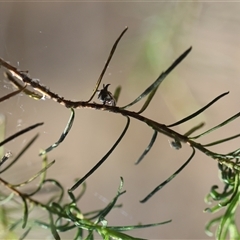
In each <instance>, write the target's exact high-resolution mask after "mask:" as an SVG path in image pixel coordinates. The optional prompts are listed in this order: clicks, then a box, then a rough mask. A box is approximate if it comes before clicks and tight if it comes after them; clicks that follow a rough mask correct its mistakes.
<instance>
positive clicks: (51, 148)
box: [39, 108, 75, 156]
mask: <svg viewBox="0 0 240 240" xmlns="http://www.w3.org/2000/svg"><path fill="white" fill-rule="evenodd" d="M74 117H75V112H74V109H73V108H71V115H70V118H69V120H68V123H67V126H66V127H65V129H64V131H63V133H62V135H61V136H60V138H59V139H58V141H57V142H55V143H54V144H53V145H51V146H50V147H48V148H47V149H46V150H44V151H42V152H41V153H40V154H39V156H42V155H44V154H46V153H48V152H50V151H52V150H53V149H54V148H56V147H57V146H58V145H59V144H60V143H61V142H62V141H63V140H64V139H65V138H66V136H67V135H68V133H69V131H70V130H71V128H72V125H73V121H74Z"/></svg>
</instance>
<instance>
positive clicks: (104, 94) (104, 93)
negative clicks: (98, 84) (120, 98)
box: [98, 84, 116, 106]
mask: <svg viewBox="0 0 240 240" xmlns="http://www.w3.org/2000/svg"><path fill="white" fill-rule="evenodd" d="M109 85H110V84H107V85H104V84H103V89H102V90H98V99H99V100H100V101H101V102H102V103H103V105H108V106H116V100H115V99H114V97H113V95H112V93H111V92H109V91H108V86H109Z"/></svg>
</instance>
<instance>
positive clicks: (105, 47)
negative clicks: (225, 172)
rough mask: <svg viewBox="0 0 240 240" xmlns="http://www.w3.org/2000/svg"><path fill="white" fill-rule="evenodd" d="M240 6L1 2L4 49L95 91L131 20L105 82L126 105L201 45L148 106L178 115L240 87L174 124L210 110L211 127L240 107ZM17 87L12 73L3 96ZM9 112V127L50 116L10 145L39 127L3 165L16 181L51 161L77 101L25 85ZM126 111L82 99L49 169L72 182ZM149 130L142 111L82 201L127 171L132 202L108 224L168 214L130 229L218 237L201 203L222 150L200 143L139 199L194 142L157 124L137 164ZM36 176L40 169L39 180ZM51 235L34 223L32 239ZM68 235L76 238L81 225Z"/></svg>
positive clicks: (65, 89) (112, 187)
mask: <svg viewBox="0 0 240 240" xmlns="http://www.w3.org/2000/svg"><path fill="white" fill-rule="evenodd" d="M239 11H240V4H239V3H226V2H225V3H217V2H211V3H202V2H200V1H199V2H198V1H195V2H192V3H189V2H188V3H186V2H185V3H183V2H182V3H180V2H178V3H177V2H172V3H170V2H169V3H167V2H155V3H154V2H88V3H87V2H78V3H77V2H54V1H52V2H48V3H47V2H42V3H41V2H34V3H31V2H26V3H24V2H21V3H18V2H14V3H13V2H12V3H10V2H9V3H7V2H4V3H3V2H1V3H0V46H1V47H0V57H1V58H3V59H5V60H6V61H9V62H11V63H12V64H13V65H15V66H18V67H19V68H20V69H21V70H29V71H30V76H31V77H33V78H38V79H40V82H41V83H42V84H44V85H46V86H48V87H50V89H51V90H52V91H53V92H56V93H58V94H59V95H61V96H63V97H64V98H66V99H71V100H87V99H88V98H89V97H90V95H91V93H92V90H93V88H94V86H95V83H96V81H97V79H98V76H99V74H100V72H101V70H102V68H103V66H104V63H105V61H106V60H107V57H108V54H109V52H110V49H111V47H112V45H113V43H114V42H115V40H116V39H117V37H118V36H119V35H120V33H121V32H122V30H123V29H124V28H125V26H128V27H129V29H128V31H127V32H126V34H125V35H124V36H123V38H122V40H121V41H120V43H119V46H118V48H117V50H116V53H115V55H114V57H113V60H112V61H111V63H110V66H109V68H108V69H107V72H106V75H105V76H104V79H103V83H105V84H107V83H110V84H111V85H110V87H109V90H110V91H112V92H114V90H115V88H116V87H117V86H119V85H121V86H122V93H121V95H120V99H119V102H118V105H119V106H123V105H126V104H127V103H129V102H130V101H132V100H133V99H135V98H136V97H137V96H138V95H139V94H140V93H142V92H143V91H144V90H145V89H146V88H147V87H148V86H149V85H150V84H151V83H152V82H153V81H154V80H155V79H156V78H157V77H158V75H159V74H160V73H161V72H162V71H164V70H166V69H167V68H168V67H169V66H170V64H171V63H172V62H173V61H174V60H175V59H176V58H177V57H178V56H179V55H180V54H181V53H183V52H184V51H185V50H186V49H187V48H189V47H190V46H193V50H192V52H191V53H190V54H189V55H188V56H187V58H186V59H185V60H184V61H183V62H182V63H181V64H180V65H179V66H177V68H176V69H174V71H173V72H172V73H171V74H170V75H169V76H168V77H167V79H166V80H165V81H164V82H163V83H162V84H161V87H160V89H159V91H158V93H157V94H156V96H155V98H154V99H153V101H152V103H151V105H150V106H149V108H148V109H147V110H146V111H145V112H144V113H143V115H144V116H147V117H148V118H151V119H153V120H156V121H158V122H161V123H163V124H171V123H174V122H175V121H177V120H179V119H181V118H183V117H185V116H187V115H189V114H191V113H192V112H194V111H196V110H197V109H199V108H201V107H202V106H204V105H206V104H207V103H208V102H210V101H211V100H212V99H213V98H215V97H216V96H218V95H220V94H221V93H223V92H226V91H230V94H229V95H228V96H226V97H225V98H223V99H221V100H220V101H219V102H217V103H216V104H215V105H214V106H213V107H211V108H210V109H208V110H207V111H205V112H204V113H203V114H202V115H200V116H198V117H197V118H195V119H193V120H191V121H189V122H187V123H184V124H182V125H181V126H179V127H176V128H175V129H176V130H177V131H179V132H180V133H185V132H187V131H188V130H189V129H190V128H191V127H193V126H195V125H196V124H198V123H200V122H202V121H204V122H206V125H205V127H204V129H203V130H207V129H209V128H211V127H213V126H215V125H217V124H219V123H220V122H222V121H224V120H226V119H227V118H229V117H230V116H232V115H234V114H235V113H237V112H238V111H239V108H238V104H239V92H240V88H239V87H240V81H239V78H240V70H239V60H240V49H239V47H238V46H239V41H240V29H239V23H240V17H239ZM2 73H3V70H2ZM2 73H1V74H2ZM13 89H14V88H13V86H12V85H11V83H9V82H8V81H7V80H6V79H5V78H4V77H3V74H2V77H0V94H1V96H3V95H6V94H8V93H10V92H12V91H13ZM94 101H95V102H97V101H98V100H97V99H96V98H95V99H94ZM141 105H142V103H139V104H137V105H136V106H134V107H132V110H136V111H137V110H138V109H139V108H140V107H141ZM1 114H3V115H4V116H5V118H6V136H10V135H12V134H14V133H15V132H17V131H19V130H21V129H23V128H26V127H28V126H30V125H32V124H35V123H37V122H42V121H43V122H44V125H43V126H41V127H39V128H38V129H36V130H34V131H31V132H29V133H27V134H25V135H23V136H22V137H19V138H17V139H16V140H14V141H12V142H11V143H9V144H7V145H6V146H5V150H6V151H11V152H12V153H13V156H14V155H16V154H17V153H18V152H19V151H20V150H21V149H22V148H23V147H24V146H25V144H26V143H27V142H28V141H29V140H30V138H31V137H32V136H33V135H34V134H35V133H37V132H39V133H40V137H39V139H38V140H37V141H36V142H35V143H34V145H33V147H31V149H30V150H29V151H28V152H27V153H26V154H25V155H24V157H22V159H21V161H20V162H18V163H17V164H16V165H15V166H14V167H13V168H11V169H10V170H9V171H7V172H6V173H5V174H3V175H2V177H4V179H6V180H8V181H9V182H11V183H18V182H21V181H23V180H26V179H28V178H29V177H31V176H32V175H33V174H35V173H36V172H37V171H38V170H39V169H41V158H40V157H38V152H39V150H40V149H44V148H47V147H48V146H50V145H51V144H53V143H54V142H55V141H56V140H57V139H58V138H59V136H60V134H61V133H62V131H63V129H64V127H65V125H66V123H67V121H68V118H69V116H70V111H69V110H67V109H66V108H64V107H63V106H61V105H59V104H57V103H55V102H53V101H51V100H45V101H35V100H33V99H31V98H29V97H27V96H26V95H24V94H19V95H18V96H15V97H13V98H11V99H10V100H8V101H7V102H4V103H2V104H1ZM125 123H126V120H125V118H123V117H121V116H119V115H115V114H112V113H108V112H100V111H93V110H86V109H80V110H77V111H76V118H75V122H74V125H73V127H72V130H71V131H70V133H69V135H68V137H67V138H66V139H65V141H64V142H63V143H62V144H61V145H60V146H59V147H58V148H56V149H55V150H53V151H52V152H50V153H49V154H48V157H49V160H53V159H55V160H56V163H55V164H54V166H52V167H51V168H50V169H49V171H48V177H51V178H56V179H58V180H59V181H60V182H61V183H63V185H64V187H65V188H67V189H68V188H70V187H71V186H72V185H73V182H74V180H75V179H76V178H81V177H82V176H84V174H85V173H86V172H87V171H89V170H90V169H91V168H92V167H93V166H94V165H95V164H96V163H97V162H98V161H99V160H100V159H101V158H102V156H103V155H104V154H105V153H106V152H107V151H108V150H109V149H110V148H111V146H112V145H113V143H114V142H115V141H116V140H117V138H118V137H119V135H120V133H121V132H122V130H123V128H124V126H125ZM238 126H239V120H236V121H235V122H233V123H231V124H229V125H228V126H225V127H224V128H223V129H220V130H218V131H216V132H213V133H211V134H210V135H208V136H205V137H203V138H202V139H200V140H199V141H200V142H202V143H208V142H211V141H214V140H217V139H221V138H224V137H228V136H231V135H234V134H237V133H239V127H238ZM203 130H201V131H203ZM201 131H199V133H200V132H201ZM151 136H152V130H151V129H150V128H149V127H147V126H146V125H145V124H143V123H141V122H138V121H136V120H134V119H132V121H131V123H130V128H129V130H128V132H127V134H126V136H125V138H124V139H123V140H122V142H121V143H120V145H119V146H118V147H117V149H116V150H115V151H114V152H113V154H112V155H111V156H110V157H109V159H108V160H107V161H106V162H105V163H104V164H103V165H102V166H101V167H100V168H99V169H98V170H97V171H96V172H95V173H94V174H93V175H92V176H91V177H90V178H89V179H88V180H87V192H86V194H85V195H84V197H83V198H82V200H81V201H80V202H79V206H80V208H81V209H82V211H83V212H87V211H92V210H94V209H100V208H103V207H104V206H106V204H107V203H109V201H111V199H112V198H113V197H114V196H115V194H116V191H117V188H118V185H119V182H120V176H122V177H123V178H124V182H125V183H124V189H125V190H127V192H126V194H124V195H123V196H121V197H120V199H119V201H118V203H123V207H122V208H121V209H116V210H113V211H112V212H111V213H110V214H109V216H108V218H107V220H108V224H109V225H135V224H138V223H142V224H147V223H154V222H161V221H166V220H169V219H172V220H173V221H172V223H170V224H167V225H163V226H159V227H155V228H148V229H144V230H138V231H132V232H129V234H130V235H132V236H136V237H141V238H148V239H210V237H208V236H207V235H206V234H205V233H204V227H205V224H206V222H207V221H208V220H210V219H212V218H213V217H215V215H210V214H208V213H203V210H204V209H205V208H206V207H208V205H206V204H205V203H204V197H205V195H206V194H207V193H208V192H209V190H210V188H211V186H212V185H214V184H217V185H220V186H221V183H220V181H219V178H218V169H217V163H216V161H214V160H213V159H211V158H209V157H207V156H205V155H203V154H202V153H200V152H197V153H196V156H195V157H194V159H193V160H192V162H191V163H190V164H189V165H188V166H187V167H186V169H184V171H183V172H182V173H181V174H180V175H179V176H177V177H176V178H175V179H174V180H173V181H172V182H171V183H169V184H168V185H167V186H166V187H164V188H163V189H162V190H161V191H160V192H158V193H157V194H156V195H155V196H154V197H153V198H152V199H150V200H149V201H148V202H146V203H145V204H141V203H139V200H141V199H143V198H144V197H145V196H146V195H147V194H148V193H149V192H150V191H152V190H153V189H154V188H155V187H156V186H157V185H159V184H160V183H161V182H163V181H164V180H165V179H166V178H168V177H169V176H170V175H171V174H172V173H173V172H175V171H176V170H177V169H178V168H179V167H180V166H181V165H182V164H183V163H184V161H186V159H187V158H188V157H189V156H190V154H191V149H190V148H189V147H188V146H183V148H182V149H180V150H179V151H177V150H175V149H173V148H171V147H170V145H169V139H168V138H167V137H166V136H163V135H160V134H159V136H158V138H157V141H156V143H155V145H154V147H153V149H152V150H151V152H150V153H149V154H148V155H147V156H146V158H145V159H144V160H143V161H142V162H141V163H140V164H139V165H138V166H135V165H134V162H135V161H136V160H137V159H138V157H139V156H140V155H141V153H142V152H143V150H144V149H145V148H146V146H147V145H148V143H149V141H150V139H151ZM238 147H239V140H235V141H231V142H228V143H225V144H222V145H219V146H216V147H212V148H211V150H213V151H216V152H220V153H227V152H230V151H232V150H235V149H236V148H238ZM37 183H38V181H35V182H34V184H33V185H32V187H33V188H34V187H36V185H37ZM1 188H3V187H1ZM77 191H78V190H77ZM77 191H76V192H77ZM79 191H80V190H79ZM43 194H44V193H43ZM39 197H40V198H41V196H39ZM19 214H22V212H20V213H19ZM37 217H38V219H41V220H43V221H44V220H46V219H47V218H48V215H47V214H46V213H44V212H42V211H41V212H40V213H38V214H37ZM36 233H37V234H36ZM50 236H51V234H50V232H49V231H48V230H43V229H36V230H33V231H32V233H31V234H29V239H51V237H50ZM61 236H62V238H63V239H72V236H73V233H72V232H70V233H68V234H62V235H61ZM213 238H214V237H213Z"/></svg>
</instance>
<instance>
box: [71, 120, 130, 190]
mask: <svg viewBox="0 0 240 240" xmlns="http://www.w3.org/2000/svg"><path fill="white" fill-rule="evenodd" d="M125 117H126V118H127V124H126V126H125V128H124V130H123V132H122V134H121V135H120V137H119V138H118V140H117V141H116V142H115V143H114V145H113V146H112V147H111V148H110V150H109V151H108V152H107V153H106V154H105V155H104V157H103V158H102V159H101V160H100V161H99V162H98V163H97V164H96V165H95V166H94V167H93V168H92V169H91V170H90V171H89V172H88V173H87V174H85V176H84V177H82V178H81V179H80V180H78V181H77V182H76V183H75V184H74V185H73V186H72V187H71V189H69V190H68V191H69V192H72V191H74V190H75V189H76V188H77V187H78V186H80V185H81V184H82V183H83V182H84V181H85V180H86V179H87V178H88V177H89V176H91V175H92V174H93V173H94V172H95V171H96V170H97V169H98V168H99V167H100V166H101V165H102V164H103V163H104V162H105V160H106V159H107V158H108V157H109V155H110V154H111V153H112V152H113V150H114V149H115V148H116V147H117V145H118V144H119V143H120V141H121V140H122V138H123V137H124V135H125V133H126V132H127V130H128V127H129V124H130V118H129V117H128V116H125Z"/></svg>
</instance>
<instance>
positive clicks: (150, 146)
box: [135, 130, 158, 165]
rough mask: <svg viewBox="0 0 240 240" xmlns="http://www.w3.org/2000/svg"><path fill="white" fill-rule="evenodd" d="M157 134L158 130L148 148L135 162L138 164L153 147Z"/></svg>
mask: <svg viewBox="0 0 240 240" xmlns="http://www.w3.org/2000/svg"><path fill="white" fill-rule="evenodd" d="M157 134H158V132H157V131H156V130H154V132H153V135H152V138H151V141H150V143H149V144H148V146H147V148H146V149H145V150H144V152H143V153H142V155H141V156H140V158H139V159H138V160H137V161H136V162H135V164H136V165H137V164H139V163H140V162H141V161H142V160H143V158H144V157H145V156H146V155H147V154H148V152H149V151H150V150H151V149H152V146H153V144H154V142H155V141H156V139H157Z"/></svg>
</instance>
